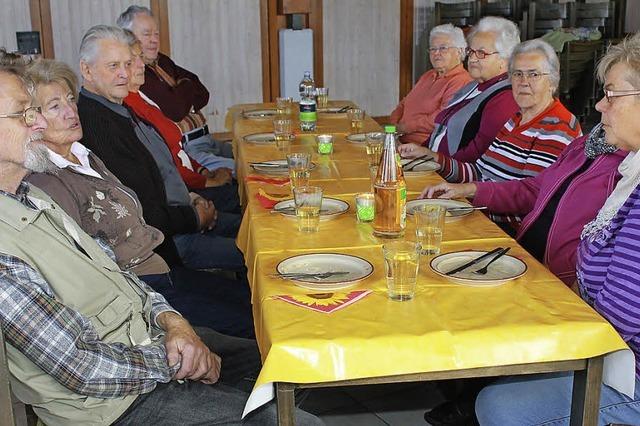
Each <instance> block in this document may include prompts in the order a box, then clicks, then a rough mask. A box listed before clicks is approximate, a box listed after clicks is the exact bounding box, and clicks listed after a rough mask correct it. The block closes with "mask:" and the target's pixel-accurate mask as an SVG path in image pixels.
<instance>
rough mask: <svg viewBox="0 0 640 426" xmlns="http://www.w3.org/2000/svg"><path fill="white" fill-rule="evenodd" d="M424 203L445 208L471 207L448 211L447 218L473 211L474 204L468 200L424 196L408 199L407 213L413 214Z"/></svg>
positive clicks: (458, 216) (457, 216)
mask: <svg viewBox="0 0 640 426" xmlns="http://www.w3.org/2000/svg"><path fill="white" fill-rule="evenodd" d="M423 204H435V205H438V206H443V207H445V208H452V207H468V208H469V210H457V211H448V212H447V220H455V219H458V218H461V217H463V216H467V215H470V214H471V213H473V206H472V205H471V204H469V203H467V202H466V201H458V200H444V199H440V198H423V199H421V200H411V201H408V202H407V214H410V215H412V214H413V211H414V210H415V209H416V208H418V207H419V206H421V205H423Z"/></svg>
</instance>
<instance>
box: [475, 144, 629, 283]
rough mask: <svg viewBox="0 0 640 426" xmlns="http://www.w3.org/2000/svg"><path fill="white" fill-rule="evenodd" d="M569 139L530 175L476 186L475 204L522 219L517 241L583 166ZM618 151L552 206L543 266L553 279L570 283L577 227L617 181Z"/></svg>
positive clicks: (597, 161) (582, 158)
mask: <svg viewBox="0 0 640 426" xmlns="http://www.w3.org/2000/svg"><path fill="white" fill-rule="evenodd" d="M586 138H587V136H586V135H585V136H582V137H580V138H578V139H576V140H574V141H573V142H572V143H571V145H569V146H568V147H567V148H566V149H565V150H564V151H563V152H562V154H560V156H559V157H558V160H557V161H556V162H555V163H553V164H552V165H551V166H550V167H549V168H547V169H545V170H544V171H542V172H541V173H540V174H538V175H537V176H535V177H531V178H527V179H522V180H514V181H509V182H499V183H496V182H476V185H477V187H478V190H477V192H476V196H475V198H474V199H473V204H474V205H475V206H487V207H488V208H489V210H491V211H492V212H495V213H513V214H519V215H522V216H524V215H526V217H525V218H524V219H523V221H522V225H521V226H520V229H519V230H518V234H517V235H516V238H518V239H519V238H520V237H521V236H522V235H524V233H525V232H526V231H527V229H529V227H530V226H531V224H532V223H533V222H534V221H535V220H536V219H537V218H538V216H540V213H541V212H542V210H543V209H544V207H545V206H546V205H547V203H548V202H549V200H550V199H551V197H552V196H553V194H554V193H555V192H556V190H557V189H558V187H559V186H560V185H561V184H562V182H564V181H565V179H566V178H567V177H569V176H571V175H572V174H574V173H575V172H576V171H577V170H578V169H580V167H582V166H583V165H584V163H585V162H586V160H587V157H586V156H585V155H584V142H585V140H586ZM626 155H627V153H626V152H624V151H620V150H618V151H616V152H614V153H613V154H603V155H600V156H598V157H596V159H595V160H594V161H593V163H591V165H590V166H589V168H588V169H587V170H586V171H584V172H582V173H581V174H580V175H578V176H576V177H575V178H574V179H573V181H572V182H571V183H570V184H569V187H568V188H567V190H566V192H565V193H564V195H563V196H562V198H561V199H560V202H559V203H558V208H557V210H556V212H555V215H554V217H553V221H552V223H551V229H550V230H549V236H548V239H547V247H546V250H545V256H544V264H545V265H547V267H548V268H549V269H550V270H551V272H553V273H554V274H555V275H556V276H557V277H558V278H560V279H561V280H562V281H564V282H565V283H566V284H568V285H571V284H572V283H573V282H574V281H575V277H576V273H575V270H576V250H577V248H578V244H579V243H580V233H581V232H582V228H583V227H584V225H586V224H587V223H588V222H589V221H591V220H592V219H593V218H594V217H596V215H597V213H598V210H600V207H602V206H603V205H604V202H605V200H606V199H607V197H608V196H609V194H611V192H612V191H613V188H614V187H615V185H616V183H617V182H618V180H619V179H620V175H619V173H618V165H619V164H620V162H621V161H622V160H623V159H624V157H625V156H626Z"/></svg>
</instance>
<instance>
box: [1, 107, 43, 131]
mask: <svg viewBox="0 0 640 426" xmlns="http://www.w3.org/2000/svg"><path fill="white" fill-rule="evenodd" d="M38 114H42V107H39V106H32V107H29V108H27V109H25V110H24V111H22V112H15V113H13V114H2V115H0V118H20V117H22V119H23V120H24V124H26V125H27V127H31V126H33V125H34V124H36V120H37V119H38Z"/></svg>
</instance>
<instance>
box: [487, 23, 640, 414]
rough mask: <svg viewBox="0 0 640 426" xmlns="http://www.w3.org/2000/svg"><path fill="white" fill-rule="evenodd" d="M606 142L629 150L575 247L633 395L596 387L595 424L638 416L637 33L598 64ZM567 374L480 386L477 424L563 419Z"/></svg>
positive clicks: (582, 278) (590, 298)
mask: <svg viewBox="0 0 640 426" xmlns="http://www.w3.org/2000/svg"><path fill="white" fill-rule="evenodd" d="M598 78H599V79H600V80H601V81H602V82H603V83H604V97H603V99H601V100H600V102H598V104H597V105H596V108H597V109H598V111H600V112H601V113H602V123H603V127H604V129H605V132H606V136H605V137H606V140H607V143H609V144H612V145H615V146H617V147H619V148H620V149H624V150H627V151H629V154H628V155H627V157H626V158H625V159H624V161H623V162H622V163H621V164H620V167H619V171H620V174H621V175H622V178H621V179H620V181H619V182H618V184H617V185H616V187H615V189H614V191H613V193H612V194H611V195H610V196H609V197H608V198H607V200H606V201H605V203H604V206H603V207H602V209H600V212H599V213H598V215H597V217H596V218H595V219H594V220H593V221H592V222H590V223H589V224H588V225H587V226H586V227H585V228H584V231H583V234H582V241H581V243H580V246H579V248H578V266H577V268H578V271H577V275H578V288H579V293H580V295H581V296H582V298H583V299H584V300H585V301H586V302H587V303H589V304H590V305H591V306H592V307H593V308H594V309H595V310H596V311H598V312H599V313H600V314H601V315H602V316H603V317H604V318H606V319H607V320H608V321H609V322H610V323H611V325H612V326H613V327H614V328H615V329H616V330H617V331H618V333H620V336H622V338H623V339H624V340H625V341H626V342H627V344H628V345H629V347H630V348H631V350H632V351H633V352H634V354H635V360H636V368H635V395H625V394H622V393H621V392H619V391H617V390H616V389H614V388H612V387H610V386H608V385H607V384H604V385H602V390H601V396H600V413H599V414H600V417H599V420H598V424H601V425H604V424H609V423H622V424H638V421H639V419H640V279H639V278H638V277H640V251H638V249H637V247H638V240H640V186H638V184H639V182H640V156H638V155H637V152H638V150H639V149H640V122H639V121H638V116H640V35H636V36H634V37H633V38H629V39H626V40H624V41H623V42H622V43H620V44H619V45H617V46H613V47H611V48H609V50H608V52H607V53H606V55H605V56H604V58H603V59H602V60H601V61H600V63H599V65H598ZM572 383H573V375H572V374H571V373H561V374H544V375H535V376H526V377H512V378H508V379H503V380H500V381H498V382H497V383H496V384H494V385H491V386H489V387H487V388H485V389H484V390H483V391H482V392H481V393H480V395H479V396H478V400H477V402H476V413H477V416H478V419H479V421H480V424H482V425H505V424H536V425H537V424H551V423H553V424H568V422H569V420H568V418H569V414H570V406H571V390H572Z"/></svg>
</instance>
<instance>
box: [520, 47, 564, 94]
mask: <svg viewBox="0 0 640 426" xmlns="http://www.w3.org/2000/svg"><path fill="white" fill-rule="evenodd" d="M532 52H535V53H540V54H541V55H542V56H544V59H545V62H546V68H547V69H546V70H544V72H548V73H549V80H550V81H551V85H552V87H553V88H554V89H557V88H558V85H559V84H560V61H559V60H558V55H557V54H556V51H555V50H553V47H551V45H550V44H549V43H547V42H546V41H544V40H542V39H539V38H536V39H533V40H527V41H525V42H522V43H520V44H519V45H517V46H516V47H515V48H514V49H513V53H512V55H511V59H510V60H509V71H510V72H513V62H514V61H515V59H516V56H518V55H521V54H524V53H532Z"/></svg>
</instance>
